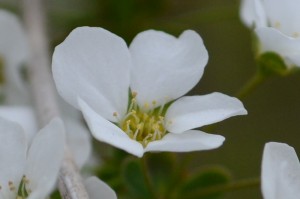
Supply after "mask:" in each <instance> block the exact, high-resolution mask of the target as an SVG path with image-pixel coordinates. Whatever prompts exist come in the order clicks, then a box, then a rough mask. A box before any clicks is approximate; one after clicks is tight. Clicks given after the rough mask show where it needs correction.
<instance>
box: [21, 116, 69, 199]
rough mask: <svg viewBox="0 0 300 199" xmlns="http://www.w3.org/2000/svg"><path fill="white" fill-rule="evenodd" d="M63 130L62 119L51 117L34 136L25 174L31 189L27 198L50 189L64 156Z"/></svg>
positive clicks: (40, 195) (34, 198) (38, 197)
mask: <svg viewBox="0 0 300 199" xmlns="http://www.w3.org/2000/svg"><path fill="white" fill-rule="evenodd" d="M64 145H65V130H64V125H63V123H62V121H61V120H60V119H58V118H56V119H53V120H52V121H51V122H50V123H49V124H48V125H47V126H45V127H44V128H43V129H41V130H40V131H39V132H38V133H37V135H36V136H35V137H34V139H33V141H32V144H31V146H30V148H29V151H28V158H27V163H26V164H27V165H26V169H25V175H26V177H27V178H28V179H29V184H28V188H29V189H30V190H32V192H31V194H30V195H29V197H28V199H41V198H46V196H47V195H48V194H49V193H50V192H51V191H52V188H53V187H54V185H55V182H56V180H57V176H58V172H59V169H60V165H61V162H62V159H63V156H64Z"/></svg>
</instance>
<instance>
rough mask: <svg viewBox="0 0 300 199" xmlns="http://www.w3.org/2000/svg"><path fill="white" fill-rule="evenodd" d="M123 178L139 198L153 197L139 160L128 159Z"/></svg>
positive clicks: (147, 198) (131, 191) (148, 198)
mask: <svg viewBox="0 0 300 199" xmlns="http://www.w3.org/2000/svg"><path fill="white" fill-rule="evenodd" d="M122 174H123V180H124V184H125V186H126V188H127V190H128V191H129V192H130V193H131V194H132V195H133V196H134V197H137V198H143V199H151V193H150V192H149V190H148V188H147V185H146V183H145V180H144V177H143V173H142V168H141V165H140V163H139V161H137V160H134V159H128V160H127V161H126V162H125V165H124V166H123V172H122Z"/></svg>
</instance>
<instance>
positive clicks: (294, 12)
mask: <svg viewBox="0 0 300 199" xmlns="http://www.w3.org/2000/svg"><path fill="white" fill-rule="evenodd" d="M262 2H263V6H264V8H265V10H266V14H267V16H268V20H269V24H270V25H271V26H272V27H275V28H277V29H278V30H280V31H281V32H283V33H284V34H286V35H288V36H293V35H294V34H297V35H298V36H299V34H300V24H299V21H300V13H299V7H300V2H299V1H297V0H286V1H281V0H263V1H262Z"/></svg>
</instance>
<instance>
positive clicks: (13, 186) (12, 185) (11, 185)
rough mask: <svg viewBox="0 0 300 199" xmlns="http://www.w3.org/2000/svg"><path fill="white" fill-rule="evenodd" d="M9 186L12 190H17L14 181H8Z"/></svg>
mask: <svg viewBox="0 0 300 199" xmlns="http://www.w3.org/2000/svg"><path fill="white" fill-rule="evenodd" d="M8 187H9V190H11V191H14V190H16V187H15V185H14V183H13V182H12V181H9V182H8Z"/></svg>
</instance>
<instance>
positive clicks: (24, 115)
mask: <svg viewBox="0 0 300 199" xmlns="http://www.w3.org/2000/svg"><path fill="white" fill-rule="evenodd" d="M63 105H64V108H63V110H65V111H63V113H64V114H63V116H64V124H65V128H66V131H67V132H66V142H67V143H68V145H69V147H70V149H71V151H72V153H73V155H74V159H75V162H76V165H77V166H78V167H79V168H82V167H83V165H85V163H86V162H87V160H88V159H89V158H90V155H91V137H90V134H89V132H88V130H87V129H86V128H85V127H84V126H83V124H82V122H81V121H80V117H79V116H78V115H79V114H80V112H78V111H77V110H74V111H71V110H70V109H71V108H72V109H74V108H73V107H70V106H69V105H68V104H65V103H64V104H63ZM70 114H71V115H70ZM0 117H2V118H4V119H6V120H9V121H12V122H16V123H18V124H19V125H20V126H21V127H22V128H23V129H24V132H25V133H26V137H27V141H28V143H30V142H31V140H32V138H33V137H34V136H35V134H36V132H37V129H38V128H37V123H36V117H35V115H34V110H33V109H32V108H31V107H29V106H0Z"/></svg>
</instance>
